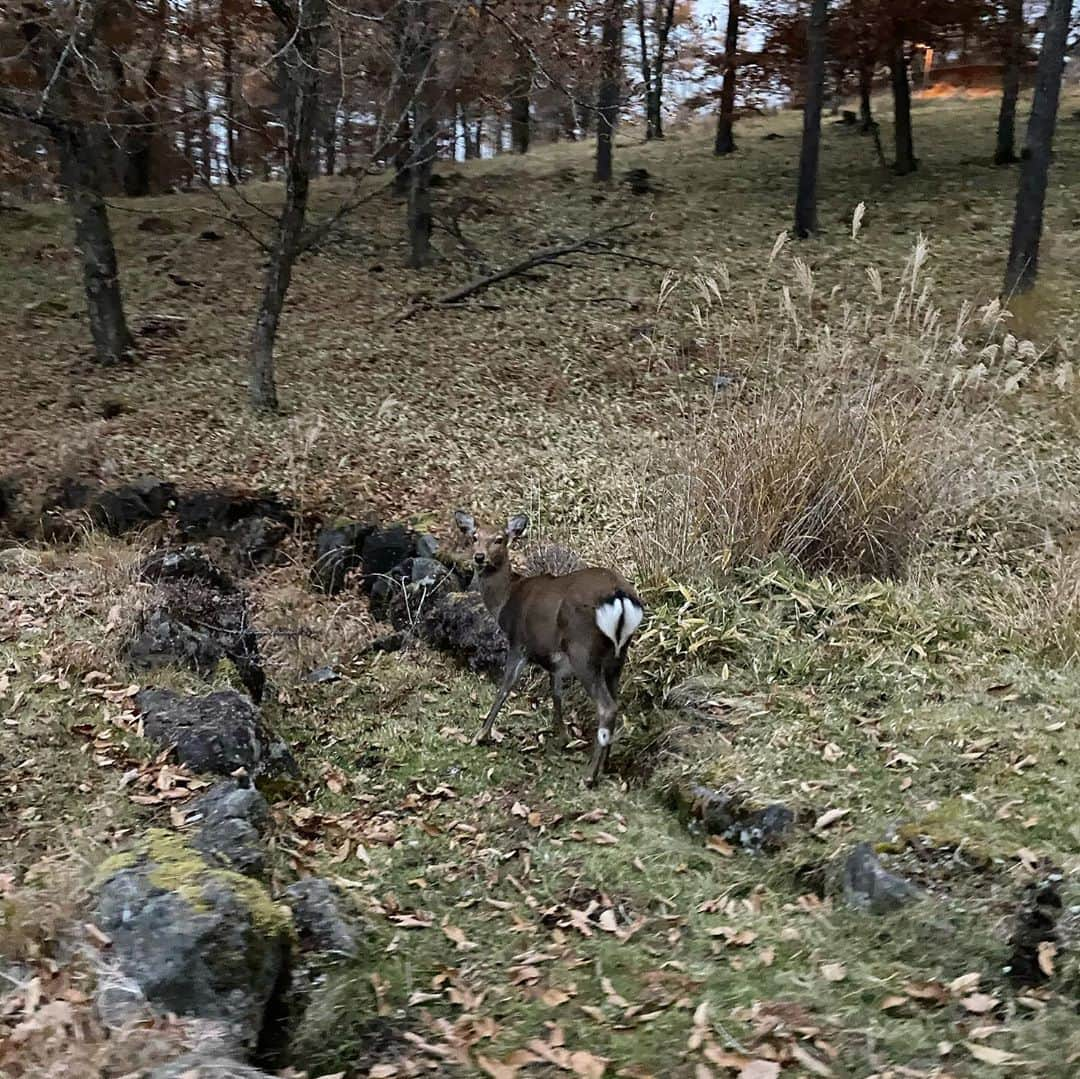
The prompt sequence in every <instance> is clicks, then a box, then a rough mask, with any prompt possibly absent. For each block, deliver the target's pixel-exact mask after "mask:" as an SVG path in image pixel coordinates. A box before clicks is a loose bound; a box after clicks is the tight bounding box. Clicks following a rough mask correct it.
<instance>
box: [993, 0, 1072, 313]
mask: <svg viewBox="0 0 1080 1079" xmlns="http://www.w3.org/2000/svg"><path fill="white" fill-rule="evenodd" d="M1071 8H1072V3H1071V0H1050V2H1049V3H1048V4H1047V11H1046V28H1045V30H1044V31H1043V43H1042V49H1041V51H1040V52H1039V66H1038V70H1037V72H1036V75H1035V96H1034V98H1033V100H1032V102H1031V119H1030V121H1029V123H1028V145H1027V151H1028V153H1027V157H1026V158H1025V160H1024V164H1023V168H1022V169H1021V172H1020V187H1019V190H1018V191H1017V193H1016V213H1015V215H1014V217H1013V228H1012V241H1011V243H1010V245H1009V261H1008V264H1007V266H1006V268H1005V295H1006V296H1010V295H1013V294H1014V293H1023V292H1027V291H1029V290H1030V289H1031V288H1033V287H1034V285H1035V279H1036V277H1037V276H1038V272H1039V243H1040V241H1041V239H1042V226H1043V210H1044V208H1045V205H1046V185H1047V180H1048V177H1049V174H1050V158H1051V154H1052V151H1053V145H1054V128H1055V127H1056V125H1057V113H1058V103H1059V100H1060V98H1061V76H1062V73H1063V71H1064V68H1065V46H1066V43H1067V41H1068V37H1069V16H1070V13H1071Z"/></svg>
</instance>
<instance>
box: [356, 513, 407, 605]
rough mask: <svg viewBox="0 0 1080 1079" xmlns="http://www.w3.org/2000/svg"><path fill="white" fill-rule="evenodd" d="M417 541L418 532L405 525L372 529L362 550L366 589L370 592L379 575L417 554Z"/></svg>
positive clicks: (386, 572)
mask: <svg viewBox="0 0 1080 1079" xmlns="http://www.w3.org/2000/svg"><path fill="white" fill-rule="evenodd" d="M416 541H417V535H416V533H415V532H413V531H412V530H411V529H408V528H406V527H405V525H388V526H386V527H385V528H375V529H372V531H371V532H370V533H369V534H368V535H367V536H366V537H365V539H364V543H363V546H362V548H361V551H360V562H361V566H362V568H363V571H364V589H365V590H366V591H369V592H370V591H371V587H372V585H373V584H374V582H375V581H376V580H377V579H378V578H379V576H381V575H383V574H388V573H389V572H390V571H391V570H392V569H393V568H394V567H395V566H397V565H400V564H401V563H402V562H404V561H405V559H406V558H411V557H412V556H413V555H414V554H416Z"/></svg>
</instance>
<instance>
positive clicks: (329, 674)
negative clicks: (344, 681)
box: [304, 667, 341, 686]
mask: <svg viewBox="0 0 1080 1079" xmlns="http://www.w3.org/2000/svg"><path fill="white" fill-rule="evenodd" d="M304 681H305V682H307V683H309V684H310V685H313V686H321V685H324V684H325V683H327V682H340V681H341V675H340V674H338V672H337V671H335V670H334V668H333V667H316V668H315V670H313V671H308V673H307V677H306V678H305V679H304Z"/></svg>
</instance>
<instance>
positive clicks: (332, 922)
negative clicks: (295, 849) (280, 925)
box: [282, 877, 360, 959]
mask: <svg viewBox="0 0 1080 1079" xmlns="http://www.w3.org/2000/svg"><path fill="white" fill-rule="evenodd" d="M282 899H283V901H284V902H285V904H286V905H287V906H288V907H289V909H290V910H291V911H292V917H293V927H294V929H295V931H296V937H297V941H298V944H299V949H300V952H301V953H302V954H317V955H320V956H326V957H335V958H341V959H355V958H356V956H357V954H358V951H359V937H360V928H359V923H358V922H357V919H356V916H355V915H354V914H351V913H350V912H349V911H348V910H347V909H346V906H345V901H344V899H343V897H342V895H341V893H340V892H339V891H338V890H337V889H336V888H335V887H334V885H332V884H331V883H330V881H328V880H323V879H322V878H320V877H307V878H306V879H304V880H300V881H297V882H296V883H295V884H291V885H289V887H288V888H286V889H285V892H284V895H283V896H282Z"/></svg>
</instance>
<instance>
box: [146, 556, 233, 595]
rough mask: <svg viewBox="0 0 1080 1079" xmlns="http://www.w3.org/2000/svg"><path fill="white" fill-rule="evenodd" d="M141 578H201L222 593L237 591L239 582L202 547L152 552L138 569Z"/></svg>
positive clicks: (155, 579)
mask: <svg viewBox="0 0 1080 1079" xmlns="http://www.w3.org/2000/svg"><path fill="white" fill-rule="evenodd" d="M135 577H136V579H137V580H140V581H149V582H150V583H152V584H157V583H158V582H160V581H188V582H192V581H198V582H201V583H202V584H204V585H206V586H207V587H209V588H212V589H215V590H216V591H218V592H224V593H229V592H235V591H236V585H235V584H234V583H233V581H232V578H230V577H229V575H228V574H227V573H225V572H224V571H223V570H221V569H219V568H218V567H217V566H216V565H215V564H214V563H213V561H212V560H211V559H210V557H209V556H208V555H207V554H206V552H205V551H203V550H200V549H199V548H198V547H179V548H163V549H161V550H157V551H154V552H153V553H152V554H149V555H147V556H146V558H144V559H143V560H142V562H140V563H139V565H138V566H137V567H136V569H135Z"/></svg>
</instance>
